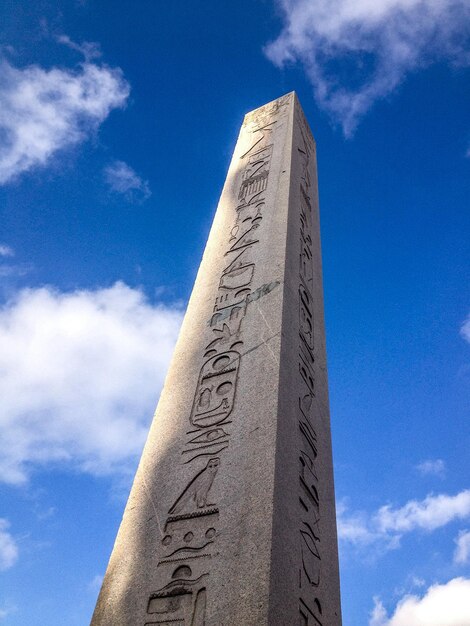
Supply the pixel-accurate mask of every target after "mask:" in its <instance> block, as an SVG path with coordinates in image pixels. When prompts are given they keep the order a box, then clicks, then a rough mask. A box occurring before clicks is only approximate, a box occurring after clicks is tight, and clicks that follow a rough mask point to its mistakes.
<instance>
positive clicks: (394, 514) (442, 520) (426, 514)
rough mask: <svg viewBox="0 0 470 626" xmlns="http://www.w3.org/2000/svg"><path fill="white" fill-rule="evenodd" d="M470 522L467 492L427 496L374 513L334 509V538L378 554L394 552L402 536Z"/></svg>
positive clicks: (469, 501)
mask: <svg viewBox="0 0 470 626" xmlns="http://www.w3.org/2000/svg"><path fill="white" fill-rule="evenodd" d="M466 519H470V489H467V490H464V491H461V492H460V493H458V494H456V495H455V496H451V495H447V494H438V495H428V496H427V497H426V498H424V499H423V500H410V501H409V502H407V503H406V504H405V505H404V506H402V507H398V508H394V507H393V506H392V505H390V504H387V505H385V506H382V507H380V508H379V509H378V510H377V511H376V512H375V513H373V514H371V515H367V514H366V513H355V512H353V513H349V512H348V511H347V509H346V507H345V506H344V504H341V503H340V505H339V506H338V536H339V538H340V539H341V540H342V541H343V542H345V543H349V544H353V545H356V546H359V547H360V546H370V545H372V544H375V546H377V547H378V548H379V549H381V550H388V549H393V548H396V547H398V546H399V545H400V539H401V538H402V537H403V535H405V534H406V533H410V532H413V531H416V530H421V531H425V532H432V531H434V530H437V529H438V528H442V527H444V526H446V525H447V524H449V523H451V522H453V521H456V520H466Z"/></svg>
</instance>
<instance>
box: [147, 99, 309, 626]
mask: <svg viewBox="0 0 470 626" xmlns="http://www.w3.org/2000/svg"><path fill="white" fill-rule="evenodd" d="M288 102H289V96H287V97H285V98H283V99H280V100H278V101H276V102H275V103H273V104H270V105H267V106H265V107H263V108H261V109H259V110H258V111H256V113H255V114H251V115H248V116H247V117H246V119H245V123H244V128H245V132H247V133H248V134H249V137H250V146H249V148H248V149H247V150H246V151H245V152H244V154H242V156H241V157H240V158H241V162H242V172H241V181H240V186H239V189H238V194H237V204H236V206H235V207H234V214H235V215H234V217H235V219H234V222H233V223H232V226H231V227H230V229H229V232H228V241H227V248H226V251H225V254H224V259H225V263H224V267H223V270H222V272H221V275H220V280H219V285H218V289H217V293H216V294H215V296H214V304H213V314H212V317H211V319H210V320H209V322H208V324H207V328H206V329H202V330H203V332H205V333H206V334H207V342H206V343H205V349H204V352H203V354H202V355H201V357H202V363H201V369H200V372H199V376H198V382H197V387H196V390H195V394H194V399H193V405H192V410H191V414H190V416H189V426H190V430H188V431H187V435H188V439H187V441H186V443H185V445H184V448H183V450H182V463H183V464H184V465H189V466H192V465H193V463H194V464H197V465H199V469H198V470H196V472H195V474H194V475H193V478H192V479H191V480H190V481H189V483H188V484H187V485H186V486H184V487H183V488H181V489H180V493H179V495H178V497H177V498H176V500H175V502H174V503H173V504H172V506H171V507H170V508H169V509H168V516H167V519H166V523H165V535H164V537H163V538H162V539H161V542H160V543H161V545H160V546H159V552H160V554H161V555H162V558H161V559H160V560H159V562H158V568H159V569H160V570H162V572H163V575H164V576H165V577H166V578H165V579H166V580H167V581H168V582H167V584H166V585H165V586H163V587H162V588H161V589H160V590H159V591H157V592H154V593H153V594H152V595H151V596H150V598H149V602H148V607H147V613H148V615H149V620H148V622H147V624H148V626H150V625H153V624H168V625H169V624H181V625H183V624H184V625H185V626H202V624H203V623H204V613H205V605H206V592H207V587H208V583H209V578H210V576H209V564H210V561H211V559H212V558H213V556H214V554H215V552H214V544H215V542H216V538H217V521H218V515H219V510H218V508H217V506H216V504H211V503H209V502H208V500H209V499H210V490H211V488H212V485H213V482H214V479H215V477H216V473H217V471H219V466H220V471H222V470H223V458H222V457H223V452H224V450H225V449H226V448H227V447H228V446H229V443H230V436H231V433H230V424H231V423H232V420H233V417H232V412H233V409H234V403H235V400H236V393H237V382H238V374H239V370H240V367H241V362H242V351H241V350H242V348H243V346H244V339H243V332H242V322H243V319H244V318H245V316H246V315H247V312H248V309H249V304H250V302H253V301H255V300H258V299H259V298H260V297H262V296H264V295H267V294H269V293H270V292H271V291H272V290H273V289H274V288H275V287H276V286H277V285H278V284H279V282H278V281H274V282H273V283H269V284H268V285H262V286H258V287H257V288H256V289H254V288H253V282H254V279H255V276H256V264H255V260H256V255H255V252H254V250H255V248H256V246H257V245H258V244H259V241H260V233H261V229H262V224H263V213H264V212H265V210H266V200H265V198H266V193H265V192H266V189H267V186H268V181H269V172H270V166H271V157H272V153H273V133H274V131H275V129H276V128H277V127H279V125H280V124H282V113H283V111H284V107H285V105H287V104H288ZM306 324H307V322H306ZM307 334H308V333H307ZM189 563H190V564H191V565H189ZM178 564H184V566H182V565H178ZM175 567H176V569H175ZM150 616H151V617H150Z"/></svg>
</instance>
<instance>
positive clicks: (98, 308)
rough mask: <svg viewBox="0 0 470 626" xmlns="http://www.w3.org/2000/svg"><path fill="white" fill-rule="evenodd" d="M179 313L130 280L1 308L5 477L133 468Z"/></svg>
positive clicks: (18, 300) (35, 292)
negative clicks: (60, 466)
mask: <svg viewBox="0 0 470 626" xmlns="http://www.w3.org/2000/svg"><path fill="white" fill-rule="evenodd" d="M181 318H182V312H181V310H179V309H175V308H172V307H167V306H163V305H152V304H151V303H150V302H148V300H147V299H146V297H145V296H144V294H143V293H142V292H141V291H140V290H138V289H132V288H130V287H128V286H127V285H125V284H123V283H116V284H115V285H114V286H113V287H110V288H107V289H97V290H83V291H75V292H70V293H61V292H58V291H55V290H54V289H52V288H41V289H25V290H22V291H21V292H19V293H18V294H17V295H16V297H15V298H14V299H13V300H11V301H9V302H8V303H7V304H6V305H5V306H4V307H3V308H2V309H0V372H2V376H1V377H0V397H1V398H2V411H1V413H0V440H1V441H2V446H1V448H0V480H1V481H4V482H8V483H11V484H20V483H22V482H24V481H26V480H27V479H28V474H29V472H30V471H31V470H32V469H33V468H34V467H38V466H49V465H50V464H54V463H56V464H57V463H67V464H71V465H73V466H74V467H76V468H79V469H80V470H82V471H85V472H90V473H94V474H102V473H112V472H114V473H117V474H119V472H121V471H124V472H125V471H126V470H127V469H128V467H129V464H128V463H129V461H130V460H131V459H132V460H133V459H134V458H135V456H136V455H137V454H138V453H139V452H140V450H141V448H142V445H143V442H144V441H145V437H146V434H147V429H148V424H149V420H150V418H151V416H152V414H153V410H154V408H155V407H154V405H155V403H156V400H157V396H158V393H159V391H160V389H161V386H162V384H163V377H164V374H165V371H166V368H167V364H168V362H169V358H170V355H171V353H172V350H173V346H174V343H175V340H176V336H177V333H178V329H179V325H180V322H181Z"/></svg>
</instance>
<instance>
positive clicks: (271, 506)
mask: <svg viewBox="0 0 470 626" xmlns="http://www.w3.org/2000/svg"><path fill="white" fill-rule="evenodd" d="M157 624H158V625H165V626H203V625H204V626H263V625H269V626H291V625H292V626H294V625H298V624H300V625H301V626H340V624H341V610H340V597H339V574H338V554H337V538H336V521H335V505H334V488H333V469H332V455H331V440H330V422H329V409H328V388H327V375H326V355H325V331H324V322H323V292H322V273H321V253H320V234H319V218H318V191H317V177H316V154H315V143H314V141H313V138H312V135H311V132H310V129H309V127H308V124H307V122H306V120H305V117H304V115H303V112H302V110H301V107H300V105H299V103H298V100H297V97H296V95H295V94H294V93H290V94H288V95H286V96H284V97H282V98H279V99H278V100H274V101H273V102H270V103H269V104H266V105H265V106H263V107H261V108H259V109H256V110H255V111H252V112H251V113H248V114H247V115H246V116H245V119H244V122H243V126H242V128H241V131H240V135H239V138H238V141H237V145H236V147H235V151H234V155H233V158H232V162H231V165H230V168H229V171H228V175H227V180H226V182H225V185H224V189H223V191H222V195H221V198H220V202H219V206H218V209H217V212H216V215H215V218H214V222H213V225H212V229H211V232H210V235H209V239H208V242H207V246H206V249H205V252H204V256H203V259H202V262H201V266H200V268H199V272H198V275H197V278H196V282H195V285H194V289H193V292H192V295H191V298H190V301H189V305H188V309H187V312H186V316H185V319H184V322H183V325H182V328H181V332H180V336H179V339H178V342H177V345H176V348H175V353H174V356H173V360H172V363H171V365H170V368H169V371H168V375H167V379H166V382H165V386H164V389H163V391H162V394H161V397H160V401H159V404H158V408H157V411H156V413H155V418H154V421H153V423H152V426H151V429H150V433H149V437H148V440H147V443H146V445H145V449H144V452H143V454H142V459H141V462H140V465H139V468H138V470H137V474H136V477H135V481H134V485H133V487H132V490H131V493H130V496H129V500H128V503H127V506H126V510H125V512H124V516H123V520H122V523H121V527H120V529H119V533H118V536H117V539H116V543H115V546H114V549H113V553H112V555H111V559H110V562H109V566H108V569H107V572H106V576H105V579H104V582H103V587H102V589H101V593H100V596H99V599H98V603H97V606H96V609H95V613H94V615H93V619H92V626H157Z"/></svg>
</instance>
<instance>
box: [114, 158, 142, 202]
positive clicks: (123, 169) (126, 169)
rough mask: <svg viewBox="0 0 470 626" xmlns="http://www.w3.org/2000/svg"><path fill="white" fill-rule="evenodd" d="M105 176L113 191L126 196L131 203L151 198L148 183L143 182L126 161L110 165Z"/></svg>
mask: <svg viewBox="0 0 470 626" xmlns="http://www.w3.org/2000/svg"><path fill="white" fill-rule="evenodd" d="M104 176H105V180H106V182H107V184H108V185H109V187H110V189H111V190H112V191H114V192H116V193H119V194H122V195H124V196H125V197H126V198H127V199H128V200H129V201H131V202H143V201H145V200H147V198H149V197H150V196H151V191H150V187H149V184H148V181H146V180H142V178H140V176H139V175H138V174H137V173H136V172H135V171H134V170H133V169H132V167H130V166H129V165H127V163H125V162H124V161H114V162H113V163H111V164H110V165H108V166H107V167H106V168H105V169H104Z"/></svg>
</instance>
